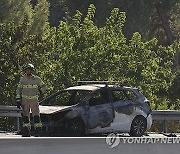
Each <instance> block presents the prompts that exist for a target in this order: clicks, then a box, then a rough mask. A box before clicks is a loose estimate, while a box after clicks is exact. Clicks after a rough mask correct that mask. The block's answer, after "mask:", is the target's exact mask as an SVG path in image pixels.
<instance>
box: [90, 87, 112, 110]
mask: <svg viewBox="0 0 180 154" xmlns="http://www.w3.org/2000/svg"><path fill="white" fill-rule="evenodd" d="M109 102H110V101H109V95H108V91H107V90H103V91H100V92H98V93H96V94H95V95H94V96H93V97H92V98H91V99H90V100H89V106H96V105H101V104H106V103H109Z"/></svg>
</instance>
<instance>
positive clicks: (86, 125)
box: [40, 84, 152, 136]
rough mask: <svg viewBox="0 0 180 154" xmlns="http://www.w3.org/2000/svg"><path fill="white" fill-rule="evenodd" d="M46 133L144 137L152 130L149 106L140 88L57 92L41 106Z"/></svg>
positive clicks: (96, 87) (93, 86)
mask: <svg viewBox="0 0 180 154" xmlns="http://www.w3.org/2000/svg"><path fill="white" fill-rule="evenodd" d="M40 113H41V120H42V124H43V132H44V133H47V134H54V135H59V134H61V135H65V136H82V135H84V134H92V133H110V132H120V133H129V134H130V135H131V136H142V135H143V134H144V132H145V131H146V130H147V129H149V128H150V127H151V124H152V116H151V108H150V106H149V102H148V100H147V99H146V97H144V96H143V95H142V94H141V93H140V92H139V90H138V89H137V88H131V87H125V86H115V85H107V84H88V85H80V86H74V87H69V88H67V89H64V90H61V91H58V92H56V93H54V94H53V95H51V96H49V97H48V98H46V99H45V100H43V101H42V102H41V105H40Z"/></svg>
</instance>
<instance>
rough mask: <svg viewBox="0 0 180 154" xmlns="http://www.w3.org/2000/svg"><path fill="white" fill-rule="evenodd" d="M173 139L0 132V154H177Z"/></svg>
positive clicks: (177, 148) (155, 135)
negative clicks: (75, 136)
mask: <svg viewBox="0 0 180 154" xmlns="http://www.w3.org/2000/svg"><path fill="white" fill-rule="evenodd" d="M137 139H138V140H137ZM139 139H142V140H139ZM174 139H180V136H179V135H178V137H166V136H164V135H162V134H150V135H149V136H146V137H143V138H136V139H135V138H131V137H117V138H116V137H115V138H112V137H109V138H108V139H107V138H106V137H83V138H62V137H30V138H22V137H21V136H18V135H14V134H12V133H9V134H8V133H0V154H61V153H62V154H114V153H121V154H141V153H142V154H170V153H173V154H179V153H180V152H179V151H180V140H178V142H177V143H173V141H174ZM175 141H177V140H175ZM112 143H113V144H112Z"/></svg>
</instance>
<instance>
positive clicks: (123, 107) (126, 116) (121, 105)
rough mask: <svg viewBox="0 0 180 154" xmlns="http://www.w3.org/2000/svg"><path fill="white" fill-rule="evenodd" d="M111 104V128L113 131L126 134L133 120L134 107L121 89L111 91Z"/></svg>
mask: <svg viewBox="0 0 180 154" xmlns="http://www.w3.org/2000/svg"><path fill="white" fill-rule="evenodd" d="M110 93H111V96H112V104H113V109H114V113H115V117H114V121H113V123H112V124H111V127H112V128H113V130H114V131H122V132H127V131H129V130H130V127H131V122H132V119H133V118H134V111H135V106H134V103H133V102H132V100H131V99H129V98H128V95H127V92H126V91H125V90H123V89H111V90H110Z"/></svg>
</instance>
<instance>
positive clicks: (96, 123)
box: [88, 88, 114, 129]
mask: <svg viewBox="0 0 180 154" xmlns="http://www.w3.org/2000/svg"><path fill="white" fill-rule="evenodd" d="M113 117H114V112H113V108H112V104H111V103H110V99H109V92H108V88H105V89H101V90H99V91H97V92H96V93H95V94H94V95H93V96H92V97H91V98H90V99H89V106H88V128H89V129H94V128H97V127H98V128H104V127H107V126H109V125H110V123H111V122H112V121H113Z"/></svg>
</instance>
